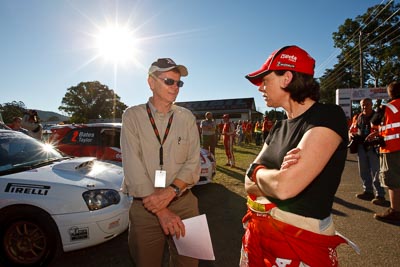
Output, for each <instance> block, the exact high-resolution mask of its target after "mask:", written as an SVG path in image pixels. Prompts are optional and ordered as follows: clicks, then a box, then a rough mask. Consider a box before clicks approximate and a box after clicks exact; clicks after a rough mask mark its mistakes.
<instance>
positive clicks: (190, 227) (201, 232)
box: [173, 214, 215, 260]
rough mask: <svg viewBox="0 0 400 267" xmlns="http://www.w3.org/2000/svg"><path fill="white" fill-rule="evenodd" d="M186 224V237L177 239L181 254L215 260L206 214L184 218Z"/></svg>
mask: <svg viewBox="0 0 400 267" xmlns="http://www.w3.org/2000/svg"><path fill="white" fill-rule="evenodd" d="M182 222H183V223H184V224H185V230H186V234H185V237H180V238H179V239H176V237H175V236H174V237H173V239H174V242H175V246H176V248H177V250H178V253H179V255H184V256H188V257H192V258H196V259H201V260H215V256H214V250H213V247H212V243H211V237H210V231H209V229H208V224H207V218H206V215H205V214H202V215H199V216H196V217H192V218H189V219H185V220H182Z"/></svg>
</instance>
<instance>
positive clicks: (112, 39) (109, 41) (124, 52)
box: [96, 25, 137, 64]
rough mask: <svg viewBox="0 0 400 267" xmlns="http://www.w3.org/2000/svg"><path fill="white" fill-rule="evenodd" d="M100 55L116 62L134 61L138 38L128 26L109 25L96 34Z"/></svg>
mask: <svg viewBox="0 0 400 267" xmlns="http://www.w3.org/2000/svg"><path fill="white" fill-rule="evenodd" d="M96 48H97V49H98V52H99V56H100V57H101V58H103V59H105V60H107V61H111V62H113V63H114V64H118V63H126V62H128V61H132V60H133V61H134V60H135V58H134V56H135V51H136V49H137V48H136V40H135V38H134V36H133V33H132V31H130V30H129V29H128V28H126V27H120V26H118V25H115V26H107V27H105V28H103V29H101V30H100V31H99V33H98V34H97V35H96Z"/></svg>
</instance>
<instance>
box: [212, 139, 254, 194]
mask: <svg viewBox="0 0 400 267" xmlns="http://www.w3.org/2000/svg"><path fill="white" fill-rule="evenodd" d="M260 150H261V146H256V145H255V144H243V145H241V146H238V145H235V146H234V149H233V153H234V155H235V161H236V163H235V165H236V167H235V168H232V167H230V166H225V163H226V162H227V157H226V154H225V149H224V145H223V143H222V141H220V142H219V143H218V145H217V147H216V148H215V157H216V160H217V172H216V174H215V176H214V179H213V182H214V183H218V184H221V185H223V186H225V187H226V188H227V189H229V190H230V191H232V192H235V193H236V194H238V195H240V196H242V197H246V193H245V191H244V175H245V172H246V170H247V168H248V167H249V165H250V163H251V162H253V160H254V159H255V158H256V156H257V155H258V153H259V151H260Z"/></svg>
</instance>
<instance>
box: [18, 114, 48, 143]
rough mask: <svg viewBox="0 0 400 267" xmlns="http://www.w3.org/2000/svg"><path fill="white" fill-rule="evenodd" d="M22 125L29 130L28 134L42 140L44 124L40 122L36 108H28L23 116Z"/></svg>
mask: <svg viewBox="0 0 400 267" xmlns="http://www.w3.org/2000/svg"><path fill="white" fill-rule="evenodd" d="M21 126H22V127H23V128H25V129H26V130H28V135H30V136H31V137H33V138H35V139H37V140H42V137H43V126H42V124H40V121H39V116H38V113H37V111H36V110H28V111H27V112H25V114H24V116H23V117H22V121H21Z"/></svg>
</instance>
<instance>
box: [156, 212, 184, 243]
mask: <svg viewBox="0 0 400 267" xmlns="http://www.w3.org/2000/svg"><path fill="white" fill-rule="evenodd" d="M156 215H157V217H158V221H159V222H160V225H161V228H162V229H163V231H164V234H166V235H171V236H173V235H175V237H176V238H177V239H179V238H180V237H181V236H185V225H184V224H183V222H182V220H181V218H180V217H179V216H178V215H176V214H175V213H173V212H172V211H170V210H169V209H168V208H164V209H162V210H160V211H158V212H157V213H156Z"/></svg>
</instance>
